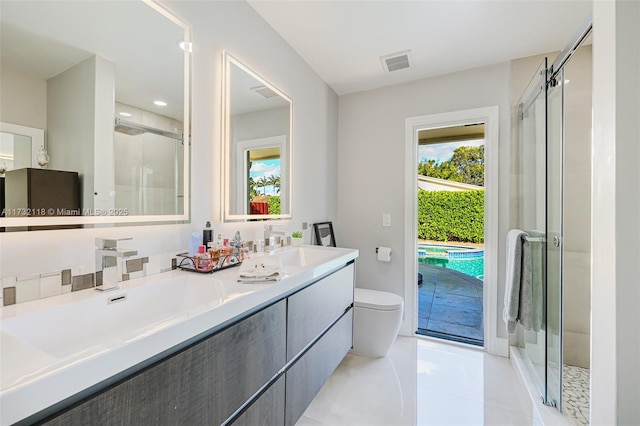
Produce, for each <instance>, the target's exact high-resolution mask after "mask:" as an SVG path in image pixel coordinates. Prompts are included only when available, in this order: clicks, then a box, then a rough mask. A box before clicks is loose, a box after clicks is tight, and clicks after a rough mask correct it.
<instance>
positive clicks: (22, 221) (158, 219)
mask: <svg viewBox="0 0 640 426" xmlns="http://www.w3.org/2000/svg"><path fill="white" fill-rule="evenodd" d="M141 1H142V2H143V3H145V4H146V5H147V6H149V7H151V8H152V9H153V10H155V11H156V12H158V13H160V14H161V15H163V16H164V17H165V18H167V19H169V20H170V21H171V22H173V23H174V24H176V25H178V26H179V27H180V28H182V29H183V30H184V41H185V42H191V29H190V26H189V25H188V24H187V23H185V22H184V21H182V20H181V19H180V18H178V16H176V15H175V14H174V13H173V12H172V11H170V10H169V9H167V8H166V7H165V6H163V5H161V4H160V3H159V2H157V1H156V0H141ZM183 92H184V97H183V98H184V99H183V102H184V118H183V123H184V130H183V132H184V164H183V166H184V177H185V179H184V183H183V185H184V188H183V193H184V198H183V208H184V210H183V214H176V215H136V216H117V215H116V216H107V215H99V213H100V212H96V215H95V216H55V217H51V216H44V217H34V216H31V217H10V218H6V217H2V218H0V227H4V228H12V227H31V226H57V225H101V224H107V225H116V224H118V225H147V224H149V225H160V224H167V223H188V222H189V221H190V209H189V207H190V205H191V201H190V200H191V194H190V186H191V185H190V182H191V171H190V169H189V164H190V159H191V154H190V147H191V120H190V113H191V110H190V107H191V53H190V52H187V51H185V52H184V81H183ZM44 145H45V147H46V143H44ZM38 148H39V146H38V147H37V148H36V150H37V149H38ZM118 210H119V209H114V212H115V213H116V214H117V213H118ZM105 213H106V212H105ZM22 230H24V229H20V231H22ZM7 231H8V232H11V230H10V229H7Z"/></svg>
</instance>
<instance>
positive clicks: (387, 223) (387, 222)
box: [382, 213, 391, 228]
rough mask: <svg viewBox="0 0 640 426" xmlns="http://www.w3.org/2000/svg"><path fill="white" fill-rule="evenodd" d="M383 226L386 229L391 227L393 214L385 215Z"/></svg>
mask: <svg viewBox="0 0 640 426" xmlns="http://www.w3.org/2000/svg"><path fill="white" fill-rule="evenodd" d="M382 226H383V227H385V228H390V227H391V213H384V214H383V215H382Z"/></svg>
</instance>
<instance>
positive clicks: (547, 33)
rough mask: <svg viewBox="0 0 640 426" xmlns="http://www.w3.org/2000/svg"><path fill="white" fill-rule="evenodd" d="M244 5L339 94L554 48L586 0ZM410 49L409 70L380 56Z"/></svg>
mask: <svg viewBox="0 0 640 426" xmlns="http://www.w3.org/2000/svg"><path fill="white" fill-rule="evenodd" d="M249 3H250V4H251V6H252V7H253V8H254V9H255V10H256V11H257V12H258V13H259V14H260V15H262V17H263V18H264V19H265V20H266V21H267V22H269V24H271V26H272V27H273V28H274V29H275V30H276V31H278V33H280V35H281V36H282V37H283V38H284V39H285V40H286V41H287V42H288V43H289V44H290V45H291V46H292V47H293V48H294V49H295V50H296V51H297V52H298V53H299V54H300V55H301V56H302V57H303V58H304V59H305V60H306V61H307V63H308V64H309V65H310V66H311V67H312V68H313V69H314V70H315V71H316V72H317V73H318V74H319V75H320V77H321V78H322V79H323V80H325V81H326V82H327V83H328V84H329V85H330V86H331V87H332V88H333V89H334V90H335V91H336V93H338V94H339V95H342V94H347V93H353V92H359V91H363V90H369V89H374V88H378V87H382V86H389V85H393V84H398V83H404V82H408V81H413V80H419V79H422V78H426V77H431V76H436V75H442V74H448V73H452V72H456V71H461V70H465V69H470V68H475V67H480V66H484V65H489V64H494V63H499V62H504V61H509V60H511V59H515V58H521V57H525V56H531V55H536V54H540V53H546V52H552V51H557V50H561V49H562V48H564V47H565V45H566V44H567V43H568V42H569V41H570V40H571V39H572V38H573V37H574V35H575V33H576V32H577V31H578V30H579V28H580V27H581V25H582V23H583V22H585V20H586V19H587V18H588V17H589V16H590V12H591V5H592V3H591V1H590V0H565V1H562V0H554V1H546V0H508V1H498V0H492V1H488V0H473V1H469V0H447V1H442V0H439V1H436V0H421V1H403V0H386V1H364V0H351V1H340V0H337V1H330V0H321V1H271V0H249ZM405 49H411V54H412V56H413V63H412V66H411V68H409V69H404V70H400V71H395V72H392V73H387V72H385V71H384V70H383V68H382V64H381V62H380V59H379V58H380V56H383V55H386V54H389V53H394V52H398V51H402V50H405Z"/></svg>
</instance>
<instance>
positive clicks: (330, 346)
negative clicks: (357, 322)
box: [285, 309, 353, 425]
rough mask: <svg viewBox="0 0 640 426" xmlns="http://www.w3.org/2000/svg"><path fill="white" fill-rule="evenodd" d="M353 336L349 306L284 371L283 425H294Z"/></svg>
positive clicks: (340, 357)
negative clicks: (289, 367) (305, 351)
mask: <svg viewBox="0 0 640 426" xmlns="http://www.w3.org/2000/svg"><path fill="white" fill-rule="evenodd" d="M352 335H353V309H350V310H349V312H347V313H346V314H345V315H344V316H343V317H342V318H341V319H340V321H338V322H337V323H336V324H335V325H334V326H333V327H331V329H330V330H329V331H328V332H327V333H326V334H325V335H324V336H322V338H321V339H320V340H318V342H316V344H315V345H313V346H312V347H311V349H309V351H308V352H307V353H305V354H304V355H303V356H302V357H301V358H300V359H299V360H298V361H297V362H296V363H295V364H294V365H293V366H292V367H291V369H290V370H289V371H287V373H286V380H287V386H286V401H287V404H286V407H285V425H294V424H295V423H296V422H297V421H298V419H299V418H300V416H302V414H303V413H304V410H306V409H307V407H308V406H309V404H310V403H311V401H312V400H313V398H314V397H315V396H316V394H317V393H318V392H319V391H320V388H322V386H323V385H324V384H325V382H326V381H327V379H328V378H329V376H331V374H332V373H333V371H334V370H335V369H336V367H337V366H338V365H339V364H340V362H341V361H342V359H343V358H344V357H345V355H346V354H347V352H348V351H349V349H350V348H351V341H352Z"/></svg>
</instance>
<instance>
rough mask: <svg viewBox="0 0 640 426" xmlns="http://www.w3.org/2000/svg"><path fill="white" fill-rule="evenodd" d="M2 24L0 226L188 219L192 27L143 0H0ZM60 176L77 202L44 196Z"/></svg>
mask: <svg viewBox="0 0 640 426" xmlns="http://www.w3.org/2000/svg"><path fill="white" fill-rule="evenodd" d="M141 29H144V31H142V30H141ZM0 31H1V33H0V54H1V58H0V60H1V62H0V64H1V70H0V122H1V123H0V125H1V126H2V129H0V130H1V135H2V142H1V145H0V172H2V171H3V172H4V173H0V180H1V182H0V184H2V185H1V187H2V189H3V193H2V194H1V195H2V196H1V197H0V198H2V204H3V210H4V213H5V215H4V217H0V229H2V230H6V231H14V230H17V231H20V230H37V229H51V228H54V229H59V228H62V227H90V226H93V225H95V224H100V226H105V225H106V224H113V225H117V224H128V223H136V224H138V223H140V224H144V223H158V222H162V223H166V222H183V221H188V220H189V133H190V132H189V129H190V115H189V113H190V111H189V105H190V80H189V74H190V71H189V70H190V39H189V36H190V35H189V28H188V26H187V25H186V24H185V23H183V22H181V21H180V20H179V19H178V18H177V17H176V16H174V15H173V14H172V13H171V12H169V11H168V10H167V9H165V8H164V7H163V6H161V5H160V4H159V3H156V2H153V1H148V0H136V1H121V2H119V1H91V2H77V1H70V2H50V1H30V2H0ZM185 43H186V44H185ZM33 134H41V135H44V140H36V139H35V138H34V137H33V136H32V135H33ZM40 148H45V150H46V153H47V155H48V163H47V164H46V165H45V166H44V167H41V165H40V164H38V163H37V162H34V158H35V155H36V154H37V150H38V149H40ZM25 169H35V170H25ZM41 169H44V170H41ZM57 172H60V173H62V172H64V173H70V174H71V175H73V176H77V177H74V179H68V182H71V183H69V185H72V186H71V187H69V188H66V187H65V188H64V189H60V190H61V193H63V192H68V193H71V194H77V197H76V199H75V201H74V202H73V203H70V204H68V205H65V208H60V206H59V205H49V204H47V203H48V202H46V201H42V202H41V203H40V204H38V203H37V202H36V201H35V200H36V199H39V198H38V197H36V196H34V194H37V193H40V192H42V191H43V189H44V191H54V192H55V191H57V189H50V188H46V187H45V188H43V186H42V184H36V181H37V180H36V179H34V178H33V177H34V176H39V178H38V179H40V180H38V181H39V182H47V181H48V180H49V179H48V177H49V176H50V177H51V178H53V176H54V175H55V174H56V173H57ZM60 173H58V174H59V175H60V176H62V175H61V174H60ZM25 179H26V180H25ZM43 203H44V204H43ZM54 204H55V203H54Z"/></svg>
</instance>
